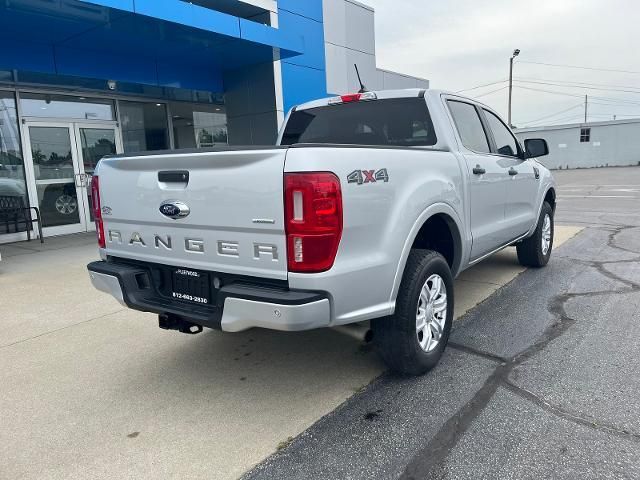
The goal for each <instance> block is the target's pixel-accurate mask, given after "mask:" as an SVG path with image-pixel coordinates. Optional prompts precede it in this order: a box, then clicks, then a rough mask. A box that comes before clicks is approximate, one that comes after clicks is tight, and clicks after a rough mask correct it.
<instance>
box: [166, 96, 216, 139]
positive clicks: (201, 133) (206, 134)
mask: <svg viewBox="0 0 640 480" xmlns="http://www.w3.org/2000/svg"><path fill="white" fill-rule="evenodd" d="M171 115H172V122H173V138H174V142H175V147H176V148H205V147H212V146H214V145H219V144H224V145H226V144H227V115H226V111H225V108H224V106H223V105H203V104H194V103H172V104H171Z"/></svg>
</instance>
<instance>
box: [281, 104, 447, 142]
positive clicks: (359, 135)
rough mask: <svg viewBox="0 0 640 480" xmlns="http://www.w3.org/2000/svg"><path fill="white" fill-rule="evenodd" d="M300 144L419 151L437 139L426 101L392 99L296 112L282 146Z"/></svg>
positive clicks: (287, 126) (290, 118)
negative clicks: (394, 148)
mask: <svg viewBox="0 0 640 480" xmlns="http://www.w3.org/2000/svg"><path fill="white" fill-rule="evenodd" d="M297 143H316V144H317V143H320V144H339V145H363V146H391V147H393V146H396V147H420V146H433V145H435V144H436V143H437V138H436V134H435V131H434V128H433V122H432V121H431V116H430V115H429V110H428V108H427V104H426V103H425V101H424V99H423V98H393V99H384V100H366V101H358V102H348V103H340V104H337V105H328V106H322V107H316V108H310V109H307V110H296V111H294V112H292V113H291V115H290V116H289V121H288V122H287V125H286V127H285V130H284V133H283V136H282V141H281V145H294V144H297Z"/></svg>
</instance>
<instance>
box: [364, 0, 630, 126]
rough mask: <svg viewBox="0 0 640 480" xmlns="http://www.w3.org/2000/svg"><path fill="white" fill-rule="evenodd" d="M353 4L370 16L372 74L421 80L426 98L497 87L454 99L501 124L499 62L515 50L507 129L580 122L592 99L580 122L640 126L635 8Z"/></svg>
mask: <svg viewBox="0 0 640 480" xmlns="http://www.w3.org/2000/svg"><path fill="white" fill-rule="evenodd" d="M363 3H366V4H368V5H370V6H372V7H374V8H375V9H376V39H377V55H378V67H380V68H385V69H389V70H396V71H399V72H402V73H406V74H409V75H415V76H419V77H423V78H427V79H429V80H430V81H431V87H432V88H438V89H444V90H451V91H459V90H463V89H469V88H472V87H475V86H478V85H483V84H489V83H493V82H503V83H495V84H493V85H489V86H486V87H483V88H478V89H474V90H467V91H464V92H462V93H464V94H465V95H469V96H476V97H479V99H480V100H481V101H483V102H485V103H487V104H488V105H490V106H492V107H493V108H495V109H496V110H498V111H499V112H500V113H501V114H503V115H504V116H505V118H506V110H507V89H506V85H507V82H506V80H507V78H508V77H509V57H510V56H511V53H512V52H513V50H514V49H515V48H519V49H520V50H521V51H522V53H521V54H520V56H519V57H518V58H517V60H516V64H515V67H514V77H515V79H516V81H515V82H514V85H516V87H515V88H514V100H513V123H514V125H516V126H526V125H548V124H557V123H572V122H580V121H582V119H583V118H584V95H589V97H593V98H590V100H589V113H590V114H589V120H590V121H597V120H600V121H602V120H611V119H613V116H614V115H616V116H617V118H618V119H623V118H630V117H632V116H637V117H640V0H555V1H554V0H528V1H525V0H511V1H509V0H363ZM525 62H538V63H547V64H560V65H575V66H584V67H593V68H598V69H610V70H619V71H616V72H613V71H599V70H587V69H578V68H561V67H552V66H546V65H539V64H535V63H525ZM622 71H624V72H622ZM525 82H526V83H525ZM578 84H579V85H580V86H577V85H578ZM585 87H590V88H585ZM498 89H501V90H498ZM532 89H535V90H532ZM495 90H498V91H495ZM539 90H546V91H547V92H542V91H539ZM549 91H551V92H559V93H562V95H560V94H554V93H549ZM492 92H493V93H492ZM563 111H564V112H563ZM544 117H547V118H544Z"/></svg>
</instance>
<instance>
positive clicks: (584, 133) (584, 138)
mask: <svg viewBox="0 0 640 480" xmlns="http://www.w3.org/2000/svg"><path fill="white" fill-rule="evenodd" d="M590 141H591V129H590V128H581V129H580V143H588V142H590Z"/></svg>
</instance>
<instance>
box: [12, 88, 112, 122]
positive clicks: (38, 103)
mask: <svg viewBox="0 0 640 480" xmlns="http://www.w3.org/2000/svg"><path fill="white" fill-rule="evenodd" d="M20 106H21V107H22V115H24V116H25V117H45V118H71V119H82V120H113V119H114V115H113V101H112V100H106V99H101V98H86V97H71V96H68V95H49V94H44V93H21V94H20Z"/></svg>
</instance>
